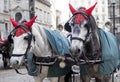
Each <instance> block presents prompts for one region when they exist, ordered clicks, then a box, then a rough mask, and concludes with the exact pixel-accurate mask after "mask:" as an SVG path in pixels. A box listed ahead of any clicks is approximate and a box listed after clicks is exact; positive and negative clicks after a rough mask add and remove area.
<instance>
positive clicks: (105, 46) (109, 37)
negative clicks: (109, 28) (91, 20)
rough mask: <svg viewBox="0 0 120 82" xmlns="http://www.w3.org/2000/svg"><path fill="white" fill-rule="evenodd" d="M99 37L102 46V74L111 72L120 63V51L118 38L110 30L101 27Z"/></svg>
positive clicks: (100, 69) (100, 70)
mask: <svg viewBox="0 0 120 82" xmlns="http://www.w3.org/2000/svg"><path fill="white" fill-rule="evenodd" d="M99 37H100V41H101V46H102V60H103V62H104V63H101V64H100V66H99V72H100V73H101V74H110V73H112V72H113V71H114V70H115V68H117V66H118V65H119V63H120V52H119V44H118V41H117V38H116V37H115V36H114V35H113V34H112V33H110V32H105V31H104V30H103V29H101V28H99Z"/></svg>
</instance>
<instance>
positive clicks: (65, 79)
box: [64, 70, 73, 82]
mask: <svg viewBox="0 0 120 82" xmlns="http://www.w3.org/2000/svg"><path fill="white" fill-rule="evenodd" d="M72 74H73V71H72V70H71V71H70V72H69V73H68V74H66V75H65V78H64V81H65V82H72V79H71V75H72Z"/></svg>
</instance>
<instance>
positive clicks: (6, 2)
mask: <svg viewBox="0 0 120 82" xmlns="http://www.w3.org/2000/svg"><path fill="white" fill-rule="evenodd" d="M8 2H9V1H8V0H4V12H8V11H9V3H8Z"/></svg>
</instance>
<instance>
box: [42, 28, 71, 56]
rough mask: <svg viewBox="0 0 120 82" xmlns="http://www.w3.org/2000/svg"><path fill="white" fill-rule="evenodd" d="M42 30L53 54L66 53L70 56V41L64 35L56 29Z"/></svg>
mask: <svg viewBox="0 0 120 82" xmlns="http://www.w3.org/2000/svg"><path fill="white" fill-rule="evenodd" d="M44 31H45V33H46V36H47V39H48V41H49V43H50V45H51V46H52V49H53V50H54V53H55V54H57V55H65V54H68V55H69V56H70V51H69V47H70V43H69V41H68V39H67V38H66V37H65V36H64V35H62V34H60V32H58V31H56V30H47V29H44Z"/></svg>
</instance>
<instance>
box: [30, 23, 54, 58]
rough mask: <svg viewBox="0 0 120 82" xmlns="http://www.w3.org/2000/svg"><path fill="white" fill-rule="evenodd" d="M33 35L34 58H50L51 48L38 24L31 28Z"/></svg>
mask: <svg viewBox="0 0 120 82" xmlns="http://www.w3.org/2000/svg"><path fill="white" fill-rule="evenodd" d="M32 32H33V35H34V36H35V42H34V49H33V52H34V53H35V55H36V56H51V55H52V54H51V48H50V45H49V43H48V40H47V37H46V34H45V32H44V29H43V28H42V27H40V25H39V24H37V23H36V24H34V25H33V28H32Z"/></svg>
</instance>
